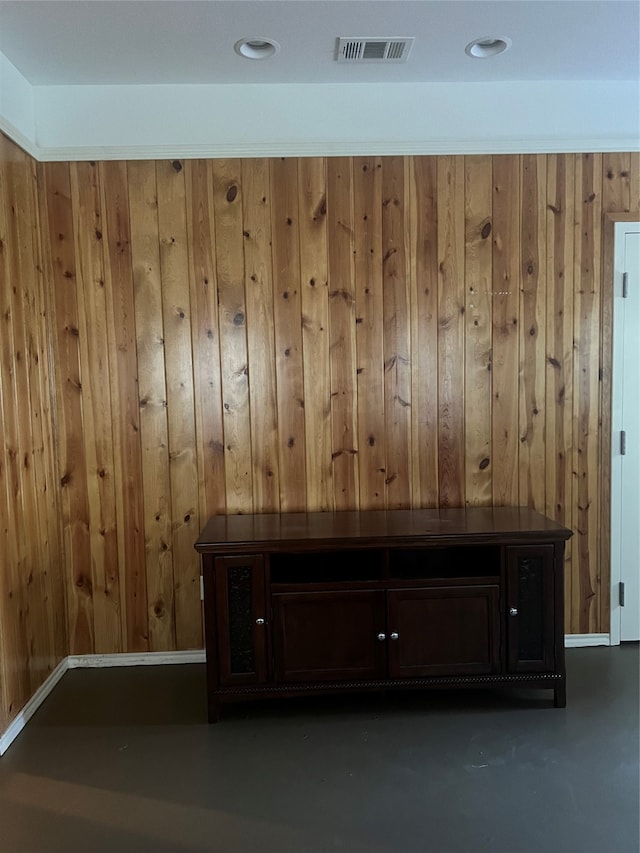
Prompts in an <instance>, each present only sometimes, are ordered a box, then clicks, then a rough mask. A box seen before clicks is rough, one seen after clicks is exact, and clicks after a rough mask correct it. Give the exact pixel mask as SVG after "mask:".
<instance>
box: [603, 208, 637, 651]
mask: <svg viewBox="0 0 640 853" xmlns="http://www.w3.org/2000/svg"><path fill="white" fill-rule="evenodd" d="M638 230H640V222H616V223H615V224H614V253H613V255H614V258H613V352H612V371H611V624H610V627H609V631H610V633H609V642H610V644H611V645H612V646H617V645H620V620H621V615H622V614H621V608H620V605H619V603H618V602H619V583H620V581H621V579H622V572H621V565H620V551H621V545H622V456H621V454H620V441H619V436H620V430H621V429H622V428H623V424H622V371H621V368H620V365H621V363H622V349H623V343H624V340H623V334H622V332H623V328H624V327H623V320H624V317H623V315H622V312H621V311H620V307H621V306H620V302H621V300H622V277H623V273H624V272H625V270H624V248H625V247H624V243H625V241H624V235H625V234H626V233H627V232H629V231H632V232H633V231H638ZM616 307H617V308H618V310H617V311H616Z"/></svg>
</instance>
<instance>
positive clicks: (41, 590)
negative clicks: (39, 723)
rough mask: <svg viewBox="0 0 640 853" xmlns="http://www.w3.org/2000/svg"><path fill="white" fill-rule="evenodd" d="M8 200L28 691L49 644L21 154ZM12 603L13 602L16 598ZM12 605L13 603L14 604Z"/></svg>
mask: <svg viewBox="0 0 640 853" xmlns="http://www.w3.org/2000/svg"><path fill="white" fill-rule="evenodd" d="M7 185H8V189H9V196H10V204H9V209H8V210H7V215H8V218H9V229H8V230H9V240H10V242H11V247H12V251H11V252H10V258H11V259H12V264H11V272H12V276H11V281H12V288H11V291H12V303H13V304H12V323H13V353H14V363H13V370H12V373H13V382H14V387H15V389H16V391H17V394H16V397H15V404H16V416H17V426H18V448H19V455H18V459H17V464H18V468H19V476H20V510H21V512H22V521H21V522H20V521H18V523H19V524H20V526H21V528H22V531H21V532H19V533H18V536H19V537H20V538H21V539H22V540H23V542H24V548H23V549H21V551H22V553H23V554H24V556H25V558H26V562H25V564H24V565H23V567H22V568H23V571H22V572H21V577H20V595H19V596H18V600H20V607H21V613H20V618H21V619H24V623H25V633H26V639H27V652H28V654H27V658H26V660H25V665H26V667H27V670H28V676H29V687H30V690H34V689H35V688H36V687H37V686H38V685H40V684H41V683H42V682H43V681H44V679H45V678H46V676H47V674H48V672H49V671H50V668H49V660H48V657H49V653H48V649H49V648H50V645H51V624H50V623H51V620H50V614H49V612H48V609H47V608H46V606H44V607H43V602H44V601H45V573H46V571H47V564H48V559H47V555H46V553H43V550H42V540H41V538H40V535H39V534H40V531H41V530H42V528H41V526H40V520H41V515H42V513H43V511H44V508H43V507H42V499H41V493H40V482H39V480H38V476H37V474H38V456H39V444H40V443H41V440H42V439H41V430H40V422H41V420H42V414H43V413H42V406H41V401H40V397H39V393H38V390H39V387H38V375H37V362H38V346H37V340H36V334H37V333H36V329H35V328H34V326H36V325H37V324H36V323H35V322H34V321H35V320H36V318H37V289H38V275H39V273H38V269H37V265H38V255H39V250H38V246H37V243H38V235H37V234H36V233H35V232H34V228H33V219H34V213H35V210H36V204H35V197H34V192H33V190H34V187H33V182H32V172H31V169H30V168H29V164H28V161H27V158H26V157H25V156H22V157H20V158H19V159H16V163H15V166H14V168H12V169H11V170H10V172H9V180H8V181H7ZM16 604H17V602H16ZM14 606H15V604H14Z"/></svg>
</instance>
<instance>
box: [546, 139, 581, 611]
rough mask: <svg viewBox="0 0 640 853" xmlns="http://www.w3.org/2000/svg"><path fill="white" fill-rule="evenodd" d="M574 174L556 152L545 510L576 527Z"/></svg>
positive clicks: (551, 175) (550, 177)
mask: <svg viewBox="0 0 640 853" xmlns="http://www.w3.org/2000/svg"><path fill="white" fill-rule="evenodd" d="M574 176H575V162H574V158H572V157H565V156H562V155H550V156H549V158H548V165H547V210H546V218H547V222H546V258H547V286H546V294H547V302H546V327H547V331H546V363H545V367H546V374H547V376H546V402H545V433H546V439H547V440H546V442H545V450H546V459H545V480H546V485H545V514H546V515H548V516H549V518H553V519H555V520H556V521H557V522H559V523H560V524H564V525H567V526H571V523H572V511H573V509H572V508H573V474H572V464H573V427H572V424H573V285H574V267H573V255H574V206H575V199H574ZM572 549H573V539H569V540H568V542H566V543H565V574H564V584H565V618H566V623H567V625H570V622H571V600H572V582H573V576H572V571H571V566H572Z"/></svg>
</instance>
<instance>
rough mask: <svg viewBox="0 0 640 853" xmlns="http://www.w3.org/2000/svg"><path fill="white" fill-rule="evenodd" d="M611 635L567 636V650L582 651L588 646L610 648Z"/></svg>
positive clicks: (565, 638) (565, 639) (565, 645)
mask: <svg viewBox="0 0 640 853" xmlns="http://www.w3.org/2000/svg"><path fill="white" fill-rule="evenodd" d="M610 645H611V637H610V635H609V634H565V635H564V647H565V649H581V648H584V647H586V646H610Z"/></svg>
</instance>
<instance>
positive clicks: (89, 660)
mask: <svg viewBox="0 0 640 853" xmlns="http://www.w3.org/2000/svg"><path fill="white" fill-rule="evenodd" d="M205 660H206V658H205V652H204V649H193V650H192V651H191V650H190V651H186V652H133V653H131V654H121V655H69V656H68V657H66V658H63V660H61V661H60V663H59V664H58V666H57V667H56V668H55V669H54V670H53V672H52V673H51V674H50V675H49V676H48V678H47V679H46V681H45V682H44V684H42V685H41V686H40V687H39V688H38V689H37V690H36V692H35V693H34V694H33V696H32V697H31V699H29V701H28V702H27V704H26V705H25V706H24V708H23V709H22V710H21V711H20V712H19V714H18V716H17V717H15V718H14V719H13V720H12V721H11V723H10V724H9V727H8V728H7V729H6V730H5V731H4V732H2V733H1V734H0V755H2V754H3V753H5V752H6V751H7V750H8V749H9V747H10V746H11V744H12V743H13V741H14V740H15V739H16V738H17V737H18V735H19V734H20V732H21V731H22V729H23V728H24V727H25V726H26V724H27V723H28V722H29V720H30V719H31V717H33V715H34V714H35V712H36V711H37V710H38V708H39V707H40V705H42V703H43V702H44V700H45V699H46V698H47V696H48V695H49V694H50V693H51V691H52V690H53V688H54V687H55V686H56V684H57V683H58V682H59V681H60V679H61V678H62V676H63V675H64V674H65V672H66V671H67V670H68V669H80V668H83V667H91V668H95V667H107V666H158V665H161V664H162V665H166V664H177V663H204V662H205Z"/></svg>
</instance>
